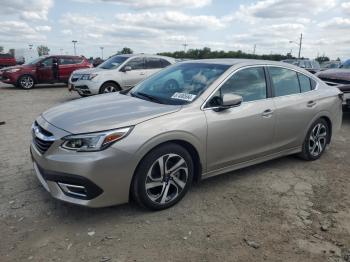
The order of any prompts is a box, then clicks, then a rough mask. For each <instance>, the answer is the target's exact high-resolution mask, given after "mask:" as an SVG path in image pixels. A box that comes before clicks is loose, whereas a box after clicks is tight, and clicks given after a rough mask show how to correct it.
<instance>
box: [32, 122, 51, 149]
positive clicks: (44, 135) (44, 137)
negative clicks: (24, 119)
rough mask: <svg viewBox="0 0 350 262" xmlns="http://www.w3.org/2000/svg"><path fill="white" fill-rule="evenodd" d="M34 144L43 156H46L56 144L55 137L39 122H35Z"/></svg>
mask: <svg viewBox="0 0 350 262" xmlns="http://www.w3.org/2000/svg"><path fill="white" fill-rule="evenodd" d="M32 132H33V143H34V145H35V147H36V148H37V149H38V150H39V152H40V153H41V154H44V153H45V152H46V151H47V150H48V149H49V148H50V146H51V145H52V144H53V142H54V136H53V134H52V133H51V132H49V131H47V130H45V129H44V128H42V127H41V126H40V125H39V124H38V123H37V122H34V124H33V128H32Z"/></svg>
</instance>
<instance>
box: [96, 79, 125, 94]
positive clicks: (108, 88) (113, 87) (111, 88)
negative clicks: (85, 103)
mask: <svg viewBox="0 0 350 262" xmlns="http://www.w3.org/2000/svg"><path fill="white" fill-rule="evenodd" d="M120 90H121V89H120V86H119V85H117V84H116V83H112V82H107V83H104V84H103V85H102V87H101V89H100V94H106V93H114V92H118V91H120Z"/></svg>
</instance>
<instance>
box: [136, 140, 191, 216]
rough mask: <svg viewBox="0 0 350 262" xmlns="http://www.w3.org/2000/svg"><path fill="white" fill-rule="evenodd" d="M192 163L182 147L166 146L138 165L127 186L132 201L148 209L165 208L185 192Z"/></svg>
mask: <svg viewBox="0 0 350 262" xmlns="http://www.w3.org/2000/svg"><path fill="white" fill-rule="evenodd" d="M193 172H194V167H193V161H192V158H191V155H190V154H189V153H188V151H187V150H186V149H184V148H183V147H182V146H180V145H177V144H174V143H167V144H164V145H161V146H159V147H157V148H155V149H153V150H152V151H151V152H149V153H148V154H147V155H146V156H145V157H144V158H143V159H142V160H141V162H140V164H139V166H138V168H137V170H136V172H135V176H134V179H133V182H132V186H131V193H132V195H133V198H134V199H135V200H136V202H137V203H138V204H139V205H141V206H143V207H146V208H149V209H152V210H162V209H166V208H169V207H171V206H173V205H175V204H176V203H177V202H179V201H180V200H181V199H182V198H183V197H184V196H185V194H186V193H187V191H188V189H189V187H190V186H191V184H192V180H193Z"/></svg>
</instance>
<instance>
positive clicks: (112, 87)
mask: <svg viewBox="0 0 350 262" xmlns="http://www.w3.org/2000/svg"><path fill="white" fill-rule="evenodd" d="M112 92H117V89H116V88H115V86H106V87H105V88H104V90H103V93H112Z"/></svg>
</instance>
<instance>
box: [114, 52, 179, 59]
mask: <svg viewBox="0 0 350 262" xmlns="http://www.w3.org/2000/svg"><path fill="white" fill-rule="evenodd" d="M115 56H124V57H135V56H139V57H140V56H141V57H144V56H146V57H158V58H165V59H174V60H175V58H173V57H170V56H162V55H152V54H143V53H142V54H119V55H115Z"/></svg>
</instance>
